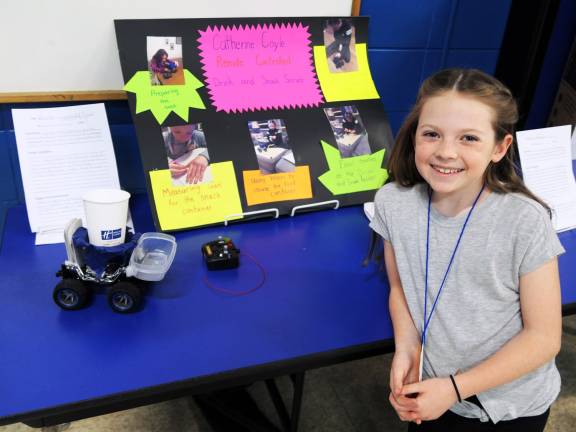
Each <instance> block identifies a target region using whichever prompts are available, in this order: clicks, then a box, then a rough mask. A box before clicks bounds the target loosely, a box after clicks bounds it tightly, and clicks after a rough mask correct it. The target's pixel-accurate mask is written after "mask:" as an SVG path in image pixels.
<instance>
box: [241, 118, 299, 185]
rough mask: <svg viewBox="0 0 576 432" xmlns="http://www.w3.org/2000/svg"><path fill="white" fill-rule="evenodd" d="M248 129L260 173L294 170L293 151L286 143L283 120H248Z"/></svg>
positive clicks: (286, 134)
mask: <svg viewBox="0 0 576 432" xmlns="http://www.w3.org/2000/svg"><path fill="white" fill-rule="evenodd" d="M248 130H249V131H250V137H251V138H252V143H253V144H254V153H255V154H256V159H257V160H258V167H259V168H260V172H261V173H262V174H275V173H283V172H293V171H294V168H295V160H294V153H293V152H292V149H291V148H290V145H289V143H288V133H287V132H286V126H285V125H284V121H283V120H281V119H270V120H255V121H249V122H248Z"/></svg>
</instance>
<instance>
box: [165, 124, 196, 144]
mask: <svg viewBox="0 0 576 432" xmlns="http://www.w3.org/2000/svg"><path fill="white" fill-rule="evenodd" d="M193 131H194V128H193V127H192V125H186V126H172V127H171V128H170V132H172V135H174V139H175V140H176V142H177V143H181V144H182V143H187V142H188V141H190V140H191V139H192V132H193Z"/></svg>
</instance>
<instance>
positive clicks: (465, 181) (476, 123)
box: [415, 92, 512, 200]
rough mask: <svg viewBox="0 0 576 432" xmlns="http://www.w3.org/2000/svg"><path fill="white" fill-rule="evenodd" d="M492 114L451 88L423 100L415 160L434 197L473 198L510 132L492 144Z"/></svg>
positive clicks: (506, 144)
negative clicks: (487, 168)
mask: <svg viewBox="0 0 576 432" xmlns="http://www.w3.org/2000/svg"><path fill="white" fill-rule="evenodd" d="M494 115H495V114H494V111H493V109H492V108H491V107H490V106H488V105H486V104H485V103H483V102H480V101H479V100H478V99H475V98H473V97H470V96H465V95H462V94H459V93H456V92H448V93H444V94H441V95H439V96H435V97H431V98H429V99H428V100H427V101H426V102H425V103H424V105H423V107H422V112H421V113H420V118H419V121H418V127H417V129H416V136H415V162H416V168H417V169H418V172H419V173H420V175H421V176H422V177H423V178H424V180H425V181H426V182H427V183H428V184H429V185H430V187H431V188H432V190H433V191H434V193H435V197H436V198H441V197H454V198H456V199H463V200H468V199H470V200H472V199H473V198H474V197H475V196H476V194H478V192H479V191H480V188H481V187H482V183H483V181H484V172H485V171H486V167H487V166H488V164H489V163H490V162H498V161H499V160H500V159H502V158H503V157H504V155H505V154H506V151H507V150H508V147H509V146H510V144H511V142H512V136H511V135H507V136H506V137H505V138H504V140H502V142H499V143H497V142H496V140H495V132H494V128H493V126H492V120H493V118H494Z"/></svg>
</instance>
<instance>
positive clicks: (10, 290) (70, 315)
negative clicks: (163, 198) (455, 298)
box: [0, 199, 576, 426]
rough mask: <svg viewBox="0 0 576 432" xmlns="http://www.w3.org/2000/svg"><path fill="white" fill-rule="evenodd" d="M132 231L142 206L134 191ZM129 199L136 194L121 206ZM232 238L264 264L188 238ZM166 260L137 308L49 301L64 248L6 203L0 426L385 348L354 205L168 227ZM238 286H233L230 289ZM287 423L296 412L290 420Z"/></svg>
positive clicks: (568, 285) (385, 326) (568, 298)
mask: <svg viewBox="0 0 576 432" xmlns="http://www.w3.org/2000/svg"><path fill="white" fill-rule="evenodd" d="M134 202H135V204H136V205H135V206H133V209H132V213H133V216H134V219H135V222H136V227H137V229H138V230H139V231H152V230H153V226H152V221H151V217H150V213H149V209H148V205H147V204H146V203H145V202H144V199H137V200H134ZM133 204H134V203H133ZM218 235H225V236H229V237H231V238H232V239H233V240H234V241H235V243H236V244H237V246H238V247H239V248H240V249H241V250H242V251H243V252H245V253H249V254H250V255H252V256H253V257H254V258H255V259H256V260H257V261H258V262H259V263H260V264H261V265H262V266H263V267H264V268H265V270H266V282H265V284H264V286H262V287H261V288H260V289H259V290H257V291H255V292H253V293H251V294H249V295H244V296H230V295H225V294H221V293H218V292H215V291H214V290H212V289H210V288H208V287H207V285H206V284H205V282H204V281H203V279H204V277H208V278H209V279H210V281H211V283H213V284H215V285H218V286H221V287H225V288H231V289H239V290H242V289H248V288H251V287H253V286H255V285H256V284H257V283H258V281H259V280H260V277H261V274H260V270H259V269H258V267H257V266H256V264H254V263H253V262H252V261H251V260H250V259H248V258H247V257H243V258H242V264H241V267H240V268H239V269H237V270H230V271H226V272H208V271H207V270H206V269H205V266H204V264H203V262H202V258H201V254H200V246H201V245H202V244H203V243H205V242H207V241H209V240H212V239H214V238H215V237H216V236H218ZM176 237H177V241H178V251H177V254H176V258H175V261H174V263H173V265H172V269H171V270H170V271H169V272H168V274H167V275H166V278H165V279H164V281H162V282H161V283H158V284H156V285H153V286H152V288H151V290H150V292H149V294H148V295H147V297H146V303H145V306H144V309H143V310H142V311H140V312H138V313H135V314H131V315H120V314H116V313H114V312H112V311H111V310H110V309H109V308H108V306H107V304H106V297H105V295H103V293H100V294H99V295H96V296H95V299H94V301H93V303H92V304H91V305H90V306H89V307H88V308H86V309H83V310H80V311H73V312H69V311H63V310H60V309H59V308H58V307H57V306H56V305H55V304H54V303H53V301H52V298H51V296H52V290H53V288H54V286H55V284H56V283H57V282H58V278H56V277H55V275H54V274H55V272H56V271H57V270H58V268H59V266H60V264H61V263H62V262H63V261H64V259H65V249H64V245H48V246H39V247H36V246H34V236H33V235H32V234H31V233H30V232H29V227H28V222H27V216H26V212H25V209H24V208H23V207H16V208H13V209H11V210H10V212H9V214H8V217H7V221H6V225H5V233H4V240H3V244H2V248H1V250H0V274H2V276H1V279H0V294H1V296H2V297H1V301H0V317H2V318H1V319H0V425H4V424H9V423H15V422H25V423H27V424H30V425H34V426H40V425H50V424H58V423H63V422H67V421H71V420H75V419H80V418H85V417H90V416H94V415H99V414H104V413H107V412H112V411H117V410H120V409H126V408H131V407H135V406H139V405H144V404H148V403H152V402H158V401H162V400H167V399H171V398H175V397H179V396H182V395H185V394H199V393H204V392H207V391H212V390H217V389H222V388H226V387H230V386H234V385H243V384H247V383H251V382H254V381H258V380H265V379H270V378H273V377H276V376H281V375H287V374H296V373H303V372H304V371H305V370H307V369H311V368H317V367H322V366H327V365H331V364H335V363H339V362H343V361H347V360H352V359H358V358H363V357H367V356H372V355H376V354H381V353H384V352H390V351H392V350H393V341H392V328H391V324H390V320H389V317H388V313H387V298H388V288H387V284H386V280H385V276H384V274H383V273H382V272H379V269H378V266H377V265H376V264H374V263H371V264H370V265H369V266H368V267H365V268H363V267H361V265H360V263H361V261H362V259H363V258H364V256H365V254H366V249H367V246H368V243H369V238H370V231H369V229H368V228H367V221H366V219H365V217H364V215H363V212H362V209H361V208H359V207H350V208H344V209H340V210H336V211H334V210H329V211H322V212H315V213H309V214H304V215H297V216H296V217H293V218H288V217H286V218H281V219H278V220H259V221H254V222H245V223H237V224H233V225H231V226H228V227H222V226H220V227H213V228H205V229H201V230H194V231H187V232H181V233H177V234H176ZM560 239H561V241H562V243H563V244H564V246H565V248H566V249H567V253H566V254H564V255H563V256H562V257H560V269H561V270H560V276H561V282H562V288H563V304H564V313H574V312H576V287H575V285H576V270H575V264H576V231H571V232H566V233H562V234H560ZM234 287H236V288H234ZM296 420H297V419H296Z"/></svg>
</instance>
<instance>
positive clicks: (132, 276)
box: [53, 219, 176, 313]
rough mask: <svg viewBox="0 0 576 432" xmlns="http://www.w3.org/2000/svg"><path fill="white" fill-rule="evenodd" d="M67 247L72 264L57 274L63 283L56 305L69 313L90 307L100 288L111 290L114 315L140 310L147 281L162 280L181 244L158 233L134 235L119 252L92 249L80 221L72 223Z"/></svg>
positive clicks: (55, 296) (56, 292)
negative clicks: (95, 293)
mask: <svg viewBox="0 0 576 432" xmlns="http://www.w3.org/2000/svg"><path fill="white" fill-rule="evenodd" d="M64 242H65V244H66V253H67V255H68V259H67V260H66V261H65V262H64V264H62V267H61V268H60V270H59V271H58V273H57V274H56V275H57V276H58V277H61V278H62V280H61V281H60V283H58V285H56V287H55V288H54V292H53V299H54V301H55V302H56V304H57V305H58V306H60V307H61V308H62V309H65V310H75V309H80V308H82V307H84V306H86V304H88V302H89V300H90V297H91V295H92V291H93V289H94V288H95V287H97V286H106V287H107V290H108V304H109V305H110V307H111V308H112V310H113V311H115V312H120V313H128V312H133V311H135V310H138V308H139V307H140V305H141V303H142V297H143V289H144V286H145V283H144V282H143V281H160V280H162V279H163V278H164V275H165V274H166V272H167V271H168V269H169V268H170V266H171V264H172V260H173V259H174V255H175V254H176V239H175V238H174V237H173V236H171V235H168V234H162V233H155V232H151V233H144V234H142V235H130V238H128V237H127V242H126V243H124V244H122V245H118V246H112V247H101V246H93V245H91V244H90V243H89V242H88V236H87V233H86V229H85V228H82V221H81V220H80V219H72V220H71V221H70V222H69V223H68V225H67V226H66V228H65V230H64Z"/></svg>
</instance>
